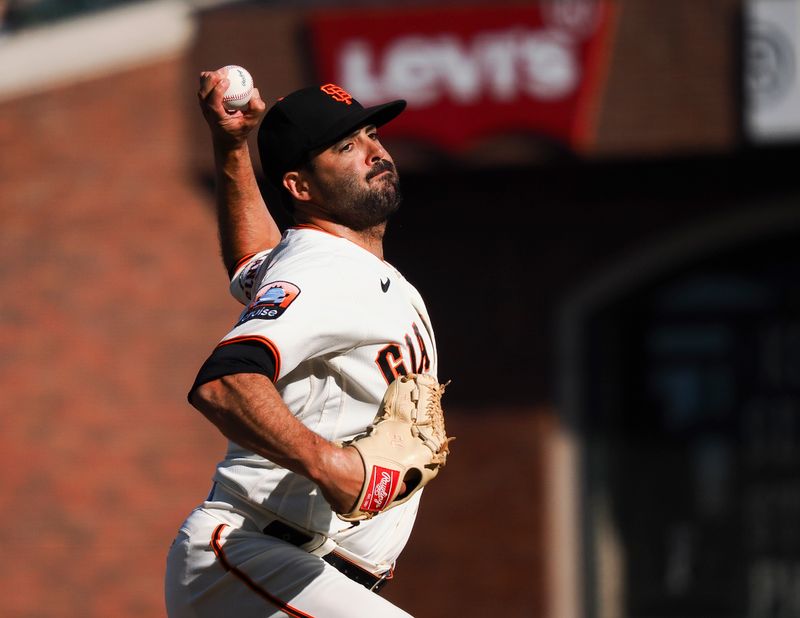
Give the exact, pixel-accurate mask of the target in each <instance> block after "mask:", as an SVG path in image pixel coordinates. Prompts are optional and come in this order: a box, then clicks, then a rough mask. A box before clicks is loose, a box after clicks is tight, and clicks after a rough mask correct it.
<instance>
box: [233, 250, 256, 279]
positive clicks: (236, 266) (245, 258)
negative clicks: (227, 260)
mask: <svg viewBox="0 0 800 618" xmlns="http://www.w3.org/2000/svg"><path fill="white" fill-rule="evenodd" d="M257 254H258V251H256V252H255V253H248V254H247V255H245V256H243V257H241V258H240V259H239V261H238V262H236V264H234V266H233V268H232V269H231V276H233V275H234V274H236V271H237V270H239V269H240V268H241V267H242V265H243V264H244V263H245V262H249V261H250V260H252V259H253V256H255V255H257Z"/></svg>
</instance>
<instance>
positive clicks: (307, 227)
mask: <svg viewBox="0 0 800 618" xmlns="http://www.w3.org/2000/svg"><path fill="white" fill-rule="evenodd" d="M291 229H293V230H316V231H318V232H322V233H324V234H328V235H329V236H334V237H335V238H342V236H339V234H334V233H333V232H329V231H328V230H324V229H322V228H321V227H319V226H318V225H313V224H312V223H298V224H297V225H293V226H292V227H291Z"/></svg>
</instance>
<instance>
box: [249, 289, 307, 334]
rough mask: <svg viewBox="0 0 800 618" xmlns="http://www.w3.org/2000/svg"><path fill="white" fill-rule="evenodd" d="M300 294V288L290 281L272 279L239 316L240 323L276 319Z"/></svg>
mask: <svg viewBox="0 0 800 618" xmlns="http://www.w3.org/2000/svg"><path fill="white" fill-rule="evenodd" d="M299 295H300V288H299V287H297V286H296V285H295V284H294V283H289V282H288V281H270V282H269V283H265V284H264V285H262V286H261V287H260V288H259V290H258V292H257V293H256V294H255V297H254V299H253V301H252V302H251V303H250V304H249V305H248V306H247V309H245V310H244V312H243V313H242V317H241V318H239V323H238V324H237V326H238V325H239V324H243V323H244V322H247V321H249V320H276V319H277V318H279V317H281V316H282V315H283V312H284V311H286V309H288V308H289V305H291V304H292V303H293V302H294V300H295V299H296V298H297V297H298V296H299Z"/></svg>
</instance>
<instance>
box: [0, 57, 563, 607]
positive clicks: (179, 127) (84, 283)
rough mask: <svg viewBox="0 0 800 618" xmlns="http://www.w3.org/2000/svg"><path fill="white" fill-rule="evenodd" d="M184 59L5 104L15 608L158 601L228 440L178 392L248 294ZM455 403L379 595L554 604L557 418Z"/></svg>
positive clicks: (5, 437)
mask: <svg viewBox="0 0 800 618" xmlns="http://www.w3.org/2000/svg"><path fill="white" fill-rule="evenodd" d="M183 62H184V61H183V60H182V59H180V58H178V59H174V60H168V61H163V62H160V63H158V64H154V65H152V66H147V67H143V68H141V69H137V70H134V71H131V72H128V73H124V74H120V75H116V76H112V77H107V78H103V79H97V80H94V81H88V82H86V83H83V84H75V85H73V86H71V87H68V88H63V89H60V90H57V91H51V92H47V93H45V94H42V95H39V96H35V97H28V98H25V99H20V100H15V101H11V102H7V103H3V104H2V105H0V153H2V155H0V156H2V165H1V166H0V196H2V199H1V200H0V221H2V236H0V238H2V241H1V242H0V290H2V294H1V295H0V347H1V348H2V350H3V353H2V354H0V392H2V393H3V398H2V399H3V413H2V415H0V467H1V468H2V471H3V472H2V478H3V491H2V492H0V505H1V506H2V512H3V513H4V515H5V521H4V523H5V525H4V526H3V527H2V531H0V545H2V547H3V549H4V559H3V560H2V561H0V581H2V582H3V590H4V592H3V595H2V600H1V601H0V614H2V615H4V616H81V617H87V616H104V617H106V616H114V617H124V616H161V615H163V613H164V611H163V601H162V577H163V565H164V557H165V554H166V551H167V547H168V545H169V543H170V541H171V539H172V536H173V534H174V532H175V530H176V528H177V526H178V525H179V523H180V521H181V520H182V519H183V517H184V516H185V514H186V513H187V512H188V511H189V509H190V508H191V507H193V506H194V505H195V504H196V503H197V502H198V501H199V500H201V499H202V498H203V497H204V496H205V494H206V492H207V489H208V485H209V477H210V475H211V473H212V468H213V464H214V463H215V462H216V461H217V459H218V458H219V457H220V456H221V454H222V452H223V448H224V441H223V439H222V438H221V436H219V434H217V432H216V430H214V428H213V427H211V426H210V425H209V424H208V423H207V422H206V421H205V420H204V419H202V418H201V417H200V416H199V415H198V414H197V413H195V412H194V411H193V410H192V409H191V407H190V406H189V405H188V404H187V403H186V401H185V393H186V391H187V388H188V386H189V385H190V384H191V381H192V380H193V378H194V375H195V372H196V370H197V368H198V366H199V365H200V363H201V362H202V361H203V360H204V359H205V357H206V355H207V353H208V352H209V351H210V349H211V347H212V346H213V345H214V343H215V342H216V341H217V339H218V338H219V337H220V336H221V335H222V334H223V333H224V332H225V330H226V329H227V328H228V326H229V324H230V323H231V320H232V319H233V317H234V316H235V315H236V313H237V312H238V309H237V305H236V304H235V302H234V301H233V300H232V299H230V297H229V296H228V295H227V292H226V280H225V274H224V271H223V268H222V266H221V262H220V260H219V258H218V251H217V246H216V231H215V225H214V218H213V213H212V210H211V204H212V202H211V196H210V194H209V193H208V192H207V190H206V189H204V188H203V187H201V186H199V185H197V184H196V183H195V182H194V180H193V178H192V176H191V174H190V171H189V169H188V168H189V166H188V165H187V164H186V161H187V158H188V155H189V143H190V141H189V140H188V139H187V129H186V127H187V126H188V124H190V123H187V118H186V117H185V114H186V113H187V112H186V110H187V109H190V110H191V109H192V108H193V105H192V103H191V101H193V99H194V96H195V93H194V91H193V90H191V89H190V88H188V87H187V85H186V83H185V71H184V64H183ZM155 93H159V100H158V101H157V102H156V100H155ZM449 414H450V418H451V421H450V430H451V432H452V433H453V434H454V435H456V436H458V440H457V442H456V443H455V444H454V445H453V453H454V454H453V456H452V458H451V463H450V464H449V465H448V468H447V469H446V470H445V471H444V472H443V474H442V475H441V477H440V479H437V481H436V488H435V489H433V490H432V491H430V492H428V494H427V496H426V499H425V501H424V502H423V507H422V511H421V519H420V523H419V525H418V528H417V530H416V531H415V534H414V535H413V536H412V539H411V542H410V544H409V547H408V549H407V552H406V554H404V556H403V558H402V560H401V563H400V564H399V565H398V576H397V579H396V580H395V581H394V582H393V583H392V584H391V585H390V586H388V587H387V589H386V593H385V594H386V596H387V597H389V598H390V599H392V600H394V601H396V602H397V603H398V604H399V605H401V606H402V607H404V608H406V609H407V610H409V611H411V612H412V613H414V614H415V615H417V616H421V617H424V616H434V615H458V616H487V615H494V614H496V613H497V612H498V611H499V610H498V609H497V606H498V605H502V613H503V615H505V616H532V615H542V613H543V612H544V611H545V599H544V591H543V585H544V584H543V582H544V574H543V571H542V568H543V567H542V564H543V553H544V550H543V545H542V544H543V537H542V534H541V532H540V530H541V525H542V522H541V509H540V508H538V507H539V505H538V503H537V500H538V499H539V498H538V496H540V495H541V488H542V484H543V481H542V476H541V475H542V466H541V465H540V462H541V456H542V455H541V452H542V446H543V444H544V442H543V440H544V437H545V436H546V435H547V434H548V432H549V431H551V430H552V427H551V424H550V420H549V416H548V415H546V414H535V413H534V414H532V413H530V411H526V410H519V409H517V410H494V409H492V410H470V411H469V412H467V411H461V410H450V411H449ZM500 444H503V445H504V447H503V450H502V452H500V451H498V445H500Z"/></svg>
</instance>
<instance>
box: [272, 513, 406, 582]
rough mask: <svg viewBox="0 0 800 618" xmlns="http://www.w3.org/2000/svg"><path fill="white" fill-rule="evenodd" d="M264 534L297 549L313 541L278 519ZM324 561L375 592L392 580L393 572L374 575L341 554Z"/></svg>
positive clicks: (326, 558) (324, 558)
mask: <svg viewBox="0 0 800 618" xmlns="http://www.w3.org/2000/svg"><path fill="white" fill-rule="evenodd" d="M264 534H268V535H270V536H274V537H275V538H278V539H281V540H282V541H286V542H287V543H291V544H292V545H295V546H297V547H300V546H302V545H305V544H306V543H308V542H310V541H311V539H312V537H311V536H310V535H308V534H306V533H305V532H302V531H300V530H297V529H296V528H292V527H291V526H289V525H287V524H285V523H283V522H282V521H278V520H277V519H276V520H275V521H273V522H272V523H270V524H269V525H268V526H267V527H266V528H264ZM322 559H323V560H324V561H325V562H327V563H328V564H330V565H331V566H332V567H334V568H335V569H336V570H337V571H339V572H340V573H342V575H346V576H347V577H349V578H350V579H352V580H353V581H354V582H356V583H357V584H361V585H362V586H364V587H365V588H368V589H370V590H372V591H373V592H379V591H380V589H381V588H383V587H384V586H385V585H386V582H387V581H389V580H390V579H391V578H392V572H391V571H389V572H388V573H386V574H385V575H383V576H378V575H373V574H372V573H370V572H369V571H367V570H365V569H362V568H361V567H360V566H358V565H357V564H355V563H354V562H351V561H350V560H348V559H347V558H345V557H344V556H342V555H341V554H337V553H336V552H335V551H333V552H331V553H329V554H326V555H325V556H322Z"/></svg>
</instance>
